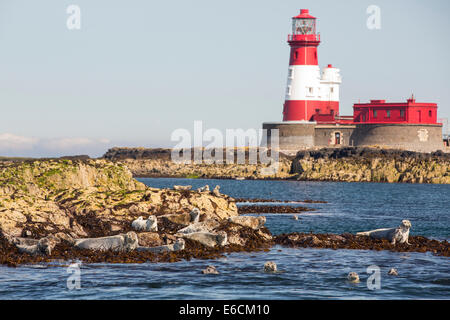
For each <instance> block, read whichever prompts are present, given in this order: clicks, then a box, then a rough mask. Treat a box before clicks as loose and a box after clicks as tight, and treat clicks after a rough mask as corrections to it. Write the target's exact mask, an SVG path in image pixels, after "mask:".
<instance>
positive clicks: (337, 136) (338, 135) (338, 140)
mask: <svg viewBox="0 0 450 320" xmlns="http://www.w3.org/2000/svg"><path fill="white" fill-rule="evenodd" d="M334 144H341V133H340V132H335V133H334Z"/></svg>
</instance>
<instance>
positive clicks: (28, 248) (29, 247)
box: [13, 236, 59, 256]
mask: <svg viewBox="0 0 450 320" xmlns="http://www.w3.org/2000/svg"><path fill="white" fill-rule="evenodd" d="M58 242H59V241H58V240H57V239H56V238H54V237H52V236H48V237H45V238H41V239H40V240H37V239H26V238H14V239H13V243H14V244H15V245H16V247H17V249H19V251H20V252H24V253H28V254H43V255H49V256H50V255H51V254H52V250H53V248H55V246H56V245H57V244H58Z"/></svg>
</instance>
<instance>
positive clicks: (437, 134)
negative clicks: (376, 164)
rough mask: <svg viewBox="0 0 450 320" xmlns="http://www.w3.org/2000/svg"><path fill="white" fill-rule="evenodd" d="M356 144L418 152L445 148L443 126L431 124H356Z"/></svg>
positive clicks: (354, 140)
mask: <svg viewBox="0 0 450 320" xmlns="http://www.w3.org/2000/svg"><path fill="white" fill-rule="evenodd" d="M351 139H353V142H354V145H355V146H380V147H388V148H398V149H404V150H411V151H418V152H433V151H437V150H443V149H444V144H443V141H442V126H441V125H431V124H420V125H419V124H382V125H381V124H364V125H362V124H361V125H356V128H355V130H354V132H353V135H352V137H351Z"/></svg>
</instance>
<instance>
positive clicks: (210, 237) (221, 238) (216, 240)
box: [181, 231, 228, 248]
mask: <svg viewBox="0 0 450 320" xmlns="http://www.w3.org/2000/svg"><path fill="white" fill-rule="evenodd" d="M181 236H182V237H183V238H185V239H190V240H194V241H197V242H200V243H201V244H202V245H204V246H207V247H211V248H213V247H215V246H219V247H223V246H226V245H227V243H228V241H227V234H226V232H223V231H222V232H218V233H211V232H193V233H187V234H181Z"/></svg>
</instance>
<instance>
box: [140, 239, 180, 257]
mask: <svg viewBox="0 0 450 320" xmlns="http://www.w3.org/2000/svg"><path fill="white" fill-rule="evenodd" d="M184 247H185V241H184V239H181V238H180V239H177V240H176V241H175V243H173V244H166V245H163V246H157V247H138V248H137V251H147V252H152V253H156V254H158V253H163V252H174V251H180V250H184Z"/></svg>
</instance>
